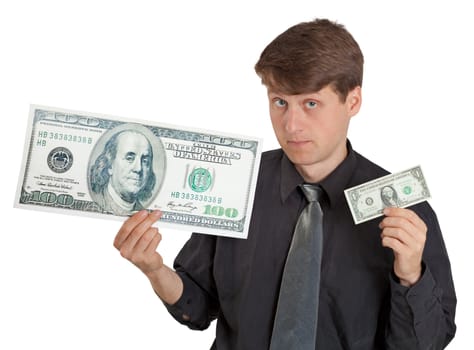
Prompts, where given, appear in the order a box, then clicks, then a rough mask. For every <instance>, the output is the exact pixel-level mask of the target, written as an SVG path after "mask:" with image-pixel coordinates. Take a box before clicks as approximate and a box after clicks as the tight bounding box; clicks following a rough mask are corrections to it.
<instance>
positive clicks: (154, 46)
mask: <svg viewBox="0 0 474 350" xmlns="http://www.w3.org/2000/svg"><path fill="white" fill-rule="evenodd" d="M386 3H388V2H381V1H380V2H377V3H375V2H373V1H347V2H342V1H315V0H313V1H297V0H291V1H277V0H272V1H248V2H241V1H234V2H231V3H228V2H227V1H204V0H201V1H166V2H165V1H163V2H158V1H138V0H134V1H117V0H115V1H98V0H95V1H90V0H82V1H51V0H49V1H23V0H16V1H1V2H0V4H1V5H0V114H1V119H0V120H1V126H2V127H1V136H0V142H1V148H0V149H1V152H2V159H3V162H2V164H3V166H5V168H4V169H3V171H1V175H0V176H1V186H2V200H1V203H0V205H1V210H0V212H1V217H2V224H3V229H2V230H1V231H0V247H1V248H0V279H1V282H0V348H1V349H187V348H193V349H208V348H209V347H210V344H211V342H212V339H213V336H214V330H215V326H214V325H212V326H211V327H210V329H209V330H207V331H204V332H193V331H190V330H188V329H187V328H185V327H183V326H181V325H179V324H178V323H176V322H174V320H173V319H172V318H171V316H169V315H168V313H167V312H166V310H165V308H164V307H163V305H162V304H161V303H160V302H159V301H158V299H157V298H156V297H155V295H154V294H153V292H152V290H151V288H150V286H149V284H148V281H147V280H146V278H145V277H144V276H143V275H142V274H141V273H140V272H139V271H138V270H137V269H136V268H135V267H134V266H133V265H132V264H130V263H129V262H127V261H125V260H124V259H122V258H121V257H120V255H119V253H118V252H117V251H116V250H115V249H114V248H113V246H112V241H113V239H114V236H115V233H116V232H117V230H118V229H119V227H120V222H117V221H109V220H99V219H91V218H83V217H73V216H71V217H69V216H66V215H61V214H50V213H44V212H35V211H30V210H21V209H14V208H13V201H14V196H15V188H16V184H17V181H18V173H19V170H20V165H21V157H22V154H23V151H22V150H23V145H24V135H25V130H26V122H27V117H28V110H29V104H30V103H35V104H43V105H50V106H56V107H62V108H68V109H75V110H82V111H88V112H96V113H105V114H111V115H117V116H122V117H128V118H137V119H144V120H154V121H157V122H158V121H163V122H167V123H172V124H177V125H181V124H182V125H186V126H195V127H199V128H207V129H214V130H221V131H225V132H232V133H241V134H248V135H253V136H259V137H263V138H264V149H265V150H268V149H271V148H275V147H277V143H276V141H275V139H274V137H273V132H272V130H271V126H270V123H269V119H268V113H267V102H266V96H265V90H264V88H263V87H262V86H261V85H260V82H259V79H258V78H257V76H256V75H255V73H254V71H253V66H254V64H255V62H256V61H257V59H258V57H259V55H260V52H261V51H262V49H263V48H264V47H265V46H266V45H267V44H268V43H269V42H270V41H271V40H272V39H273V38H274V37H275V36H276V35H278V34H280V33H281V32H282V31H283V30H285V29H286V28H288V27H289V26H291V25H293V24H296V23H298V22H301V21H306V20H311V19H313V18H315V17H327V18H330V19H332V20H337V21H339V22H340V23H342V24H345V25H346V27H347V28H348V29H349V31H351V32H352V34H353V35H354V36H355V38H356V40H357V41H358V42H359V44H360V46H361V48H362V50H363V52H364V55H365V61H366V64H365V76H364V87H363V97H364V102H363V107H362V110H361V112H360V113H359V114H358V115H357V116H356V117H355V118H354V119H353V121H352V126H351V129H350V135H349V137H350V139H351V141H352V143H353V146H354V148H355V149H356V150H358V151H359V152H360V153H362V154H364V155H365V156H367V157H368V158H370V159H372V160H373V161H375V162H377V163H379V164H380V165H382V166H383V167H385V168H387V169H388V170H390V171H394V172H395V171H399V170H404V169H406V168H409V167H411V166H414V165H418V164H420V165H421V166H422V168H423V169H424V171H425V173H426V176H427V180H428V184H429V186H430V189H431V192H432V196H433V198H432V200H430V202H431V204H432V205H433V207H434V208H435V210H436V212H437V214H438V216H439V219H440V223H441V227H442V229H443V232H444V237H445V241H446V245H447V248H448V251H449V253H450V257H451V263H452V268H453V274H454V279H455V285H456V290H457V295H458V308H457V318H456V321H457V325H458V333H457V336H456V338H455V340H454V341H453V342H452V344H451V345H450V346H449V349H466V348H469V347H470V346H471V345H472V334H470V331H471V329H470V328H471V327H472V322H471V320H472V314H473V313H474V306H473V302H472V295H474V293H473V292H474V291H473V287H472V284H471V282H470V279H471V276H472V247H471V246H472V243H473V238H472V235H473V233H474V232H473V230H472V224H471V222H470V219H471V217H472V200H471V198H472V197H473V196H474V193H473V190H472V184H471V183H472V173H471V171H469V169H470V167H469V169H468V166H469V165H470V163H471V162H472V159H473V157H472V154H471V153H472V150H473V146H472V143H471V142H470V138H472V131H473V123H472V119H473V102H472V94H473V90H472V82H473V80H474V74H473V68H472V67H473V62H474V54H473V49H472V47H473V44H472V43H473V39H472V36H471V35H472V33H474V21H473V20H472V12H471V11H470V10H468V1H456V0H451V1H396V2H395V1H392V2H390V3H389V4H386ZM162 234H163V243H162V245H161V252H162V254H163V256H164V259H165V261H166V262H167V263H168V264H172V261H173V258H174V256H175V255H176V253H177V252H178V250H179V249H180V247H181V245H182V244H183V243H184V242H185V240H186V239H187V238H188V236H189V233H188V232H180V231H173V230H169V229H166V230H165V229H163V230H162ZM171 344H172V345H171Z"/></svg>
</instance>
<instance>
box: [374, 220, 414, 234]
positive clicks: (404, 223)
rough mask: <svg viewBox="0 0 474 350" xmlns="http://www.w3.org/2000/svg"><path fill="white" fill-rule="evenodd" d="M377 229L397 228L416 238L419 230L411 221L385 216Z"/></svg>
mask: <svg viewBox="0 0 474 350" xmlns="http://www.w3.org/2000/svg"><path fill="white" fill-rule="evenodd" d="M379 227H380V228H381V229H382V230H384V229H386V228H399V229H402V230H404V231H406V232H407V233H409V234H411V235H412V236H414V237H416V236H417V235H419V234H420V233H419V229H418V228H417V227H416V226H415V225H413V224H412V222H411V221H409V220H407V219H406V218H404V217H400V216H387V217H385V218H384V219H383V220H382V221H381V222H380V225H379Z"/></svg>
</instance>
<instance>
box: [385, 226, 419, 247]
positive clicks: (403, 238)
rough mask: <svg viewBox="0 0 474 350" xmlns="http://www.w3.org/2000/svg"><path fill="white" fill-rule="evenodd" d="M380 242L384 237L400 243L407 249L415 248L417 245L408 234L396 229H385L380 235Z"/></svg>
mask: <svg viewBox="0 0 474 350" xmlns="http://www.w3.org/2000/svg"><path fill="white" fill-rule="evenodd" d="M381 237H382V240H383V239H384V238H385V237H388V238H390V239H396V240H398V241H399V242H400V243H402V244H403V245H405V246H408V247H415V246H417V245H418V241H417V240H416V239H415V238H414V237H413V236H412V235H411V234H409V233H408V232H406V231H405V230H403V229H400V228H397V227H386V228H384V229H383V231H382V233H381Z"/></svg>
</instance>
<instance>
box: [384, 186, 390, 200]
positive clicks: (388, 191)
mask: <svg viewBox="0 0 474 350" xmlns="http://www.w3.org/2000/svg"><path fill="white" fill-rule="evenodd" d="M382 196H384V198H386V199H392V198H393V190H392V189H391V188H390V187H384V188H383V189H382Z"/></svg>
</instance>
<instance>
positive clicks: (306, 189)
mask: <svg viewBox="0 0 474 350" xmlns="http://www.w3.org/2000/svg"><path fill="white" fill-rule="evenodd" d="M300 188H301V190H302V191H303V193H304V195H305V197H306V199H307V200H308V202H319V200H320V199H321V197H322V195H323V189H322V188H321V187H320V186H318V185H310V184H302V185H300Z"/></svg>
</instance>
